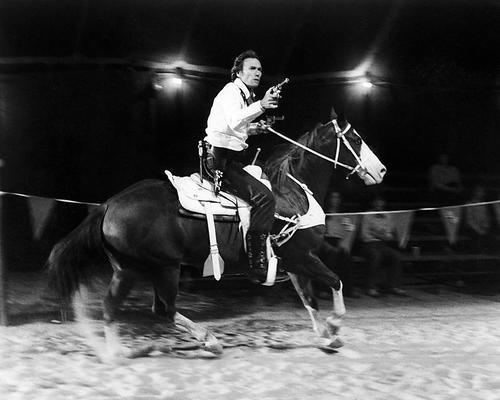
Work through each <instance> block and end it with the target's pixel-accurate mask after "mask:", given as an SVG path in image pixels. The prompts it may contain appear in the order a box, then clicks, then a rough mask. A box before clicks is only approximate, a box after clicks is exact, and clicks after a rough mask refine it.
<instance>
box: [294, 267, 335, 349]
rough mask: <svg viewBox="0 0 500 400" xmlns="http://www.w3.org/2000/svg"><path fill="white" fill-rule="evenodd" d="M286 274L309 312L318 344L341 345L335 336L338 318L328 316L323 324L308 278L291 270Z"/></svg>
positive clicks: (330, 346)
mask: <svg viewBox="0 0 500 400" xmlns="http://www.w3.org/2000/svg"><path fill="white" fill-rule="evenodd" d="M288 275H289V276H290V280H291V281H292V284H293V287H294V288H295V290H296V292H297V294H298V295H299V297H300V299H301V300H302V304H304V307H305V309H306V310H307V312H308V313H309V317H310V318H311V322H312V324H313V329H314V331H315V332H316V333H317V334H318V337H319V338H320V340H321V342H320V345H321V346H323V347H328V348H330V349H336V348H339V347H342V346H343V343H342V341H341V340H340V339H339V338H338V336H337V332H338V330H339V328H340V319H338V318H337V319H333V318H332V317H328V318H327V320H326V324H323V323H322V322H321V320H320V318H319V311H318V308H317V304H316V302H315V299H314V296H313V293H312V287H311V281H310V279H309V278H306V279H303V278H302V279H300V278H299V277H298V276H297V275H296V274H293V273H291V272H289V273H288Z"/></svg>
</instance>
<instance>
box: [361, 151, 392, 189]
mask: <svg viewBox="0 0 500 400" xmlns="http://www.w3.org/2000/svg"><path fill="white" fill-rule="evenodd" d="M359 158H360V159H361V162H362V163H363V167H364V168H361V169H359V170H358V171H357V173H358V176H359V177H360V178H361V179H362V180H363V182H364V183H365V185H375V184H377V183H380V182H382V180H383V179H384V175H385V173H386V172H387V168H386V167H385V165H384V164H382V163H381V162H380V160H379V159H378V157H377V156H376V155H375V154H374V153H373V151H371V149H370V148H369V147H368V145H367V144H366V143H365V142H364V141H363V142H362V143H361V150H360V152H359Z"/></svg>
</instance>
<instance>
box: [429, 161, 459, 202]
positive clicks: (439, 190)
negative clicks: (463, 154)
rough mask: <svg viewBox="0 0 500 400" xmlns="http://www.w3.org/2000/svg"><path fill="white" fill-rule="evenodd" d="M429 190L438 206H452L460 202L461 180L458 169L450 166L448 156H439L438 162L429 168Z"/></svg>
mask: <svg viewBox="0 0 500 400" xmlns="http://www.w3.org/2000/svg"><path fill="white" fill-rule="evenodd" d="M429 190H430V194H431V196H432V200H433V201H435V202H436V203H437V204H438V205H442V206H447V205H454V204H457V203H458V202H459V201H460V200H461V199H460V195H461V193H462V190H463V187H462V178H461V175H460V171H459V169H458V168H457V167H455V166H453V165H450V163H449V156H448V154H440V155H439V157H438V162H437V163H436V164H434V165H432V166H431V167H430V168H429Z"/></svg>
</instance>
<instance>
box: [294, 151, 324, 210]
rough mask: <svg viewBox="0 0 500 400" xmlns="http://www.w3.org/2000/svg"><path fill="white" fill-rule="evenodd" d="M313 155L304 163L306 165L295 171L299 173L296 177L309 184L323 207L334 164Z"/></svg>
mask: <svg viewBox="0 0 500 400" xmlns="http://www.w3.org/2000/svg"><path fill="white" fill-rule="evenodd" d="M312 157H314V158H312ZM312 157H311V158H309V160H308V162H307V163H305V164H304V167H302V168H299V169H298V170H296V171H295V172H296V175H297V176H295V178H297V179H298V180H300V181H301V182H302V183H305V184H306V185H307V187H308V188H309V190H311V192H313V195H314V198H315V199H316V201H317V202H318V203H319V204H320V205H321V206H322V207H323V203H324V201H325V197H326V193H327V191H328V187H329V185H330V179H331V177H332V170H333V166H332V164H330V163H329V162H328V161H325V160H322V159H321V158H318V157H316V156H314V155H312Z"/></svg>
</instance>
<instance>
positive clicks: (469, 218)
mask: <svg viewBox="0 0 500 400" xmlns="http://www.w3.org/2000/svg"><path fill="white" fill-rule="evenodd" d="M485 195H486V192H485V189H484V187H483V186H482V185H475V186H474V188H473V189H472V195H471V197H470V199H469V201H468V202H467V203H468V204H475V203H482V202H485V201H486V200H485ZM464 223H465V234H466V235H467V236H469V237H470V238H471V243H470V250H473V251H475V252H481V251H486V250H491V249H492V248H493V246H494V243H493V240H492V238H493V237H492V235H491V234H490V233H491V217H490V213H489V210H488V207H487V205H486V204H481V205H471V206H468V207H466V208H465V221H464Z"/></svg>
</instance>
